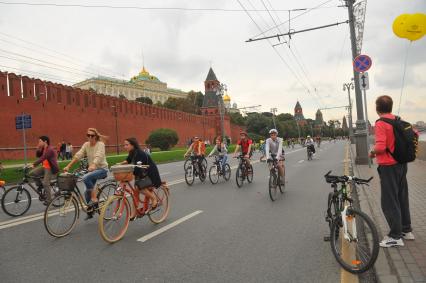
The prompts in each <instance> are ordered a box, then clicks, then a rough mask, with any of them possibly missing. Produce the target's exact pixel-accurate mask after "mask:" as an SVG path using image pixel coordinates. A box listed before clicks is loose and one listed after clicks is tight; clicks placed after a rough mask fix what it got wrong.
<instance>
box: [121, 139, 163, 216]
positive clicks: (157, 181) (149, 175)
mask: <svg viewBox="0 0 426 283" xmlns="http://www.w3.org/2000/svg"><path fill="white" fill-rule="evenodd" d="M124 149H125V150H126V151H127V152H128V153H129V155H128V156H127V158H126V160H124V161H123V162H120V163H119V164H134V165H136V164H138V162H140V163H139V164H140V165H148V166H149V167H148V168H147V169H143V168H138V167H135V169H134V171H133V174H134V175H135V186H136V187H138V189H139V190H141V191H142V193H143V194H144V195H146V196H147V197H149V198H150V199H151V204H152V206H151V209H155V208H157V198H156V197H155V195H154V194H153V193H152V191H151V190H149V189H148V188H150V187H152V186H154V187H156V188H158V187H159V186H161V177H160V172H159V171H158V167H157V165H156V164H155V162H154V161H153V160H152V158H151V156H150V155H149V154H148V153H146V152H145V151H144V150H142V149H141V147H140V145H139V143H138V141H137V139H136V138H127V139H125V140H124ZM137 203H139V202H137ZM145 213H146V212H145Z"/></svg>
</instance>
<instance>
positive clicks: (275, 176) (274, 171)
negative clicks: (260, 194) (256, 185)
mask: <svg viewBox="0 0 426 283" xmlns="http://www.w3.org/2000/svg"><path fill="white" fill-rule="evenodd" d="M271 158H272V159H271V160H268V165H269V197H270V198H271V200H272V201H275V200H276V199H277V198H278V197H277V195H278V189H279V190H280V192H281V194H282V193H284V189H283V185H282V184H281V176H280V171H279V168H278V159H277V156H276V155H275V154H271ZM284 179H285V178H284ZM284 187H285V185H284Z"/></svg>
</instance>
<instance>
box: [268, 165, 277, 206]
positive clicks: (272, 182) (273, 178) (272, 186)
mask: <svg viewBox="0 0 426 283" xmlns="http://www.w3.org/2000/svg"><path fill="white" fill-rule="evenodd" d="M277 182H278V177H277V174H276V172H275V170H271V172H270V173H269V197H270V198H271V200H272V201H275V200H276V199H277V196H278V183H277Z"/></svg>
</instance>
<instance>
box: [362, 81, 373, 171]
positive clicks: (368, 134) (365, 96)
mask: <svg viewBox="0 0 426 283" xmlns="http://www.w3.org/2000/svg"><path fill="white" fill-rule="evenodd" d="M363 92H364V112H365V126H366V127H367V149H368V151H370V127H369V124H368V112H367V94H366V90H365V88H364V91H363ZM368 167H369V168H371V158H368Z"/></svg>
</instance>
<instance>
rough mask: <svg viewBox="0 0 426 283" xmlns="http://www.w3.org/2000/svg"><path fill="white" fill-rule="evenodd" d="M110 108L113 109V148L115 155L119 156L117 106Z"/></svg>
mask: <svg viewBox="0 0 426 283" xmlns="http://www.w3.org/2000/svg"><path fill="white" fill-rule="evenodd" d="M111 108H113V109H114V117H115V144H116V145H115V146H116V151H117V155H119V154H120V146H119V145H118V113H117V106H115V105H113V106H111Z"/></svg>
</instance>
